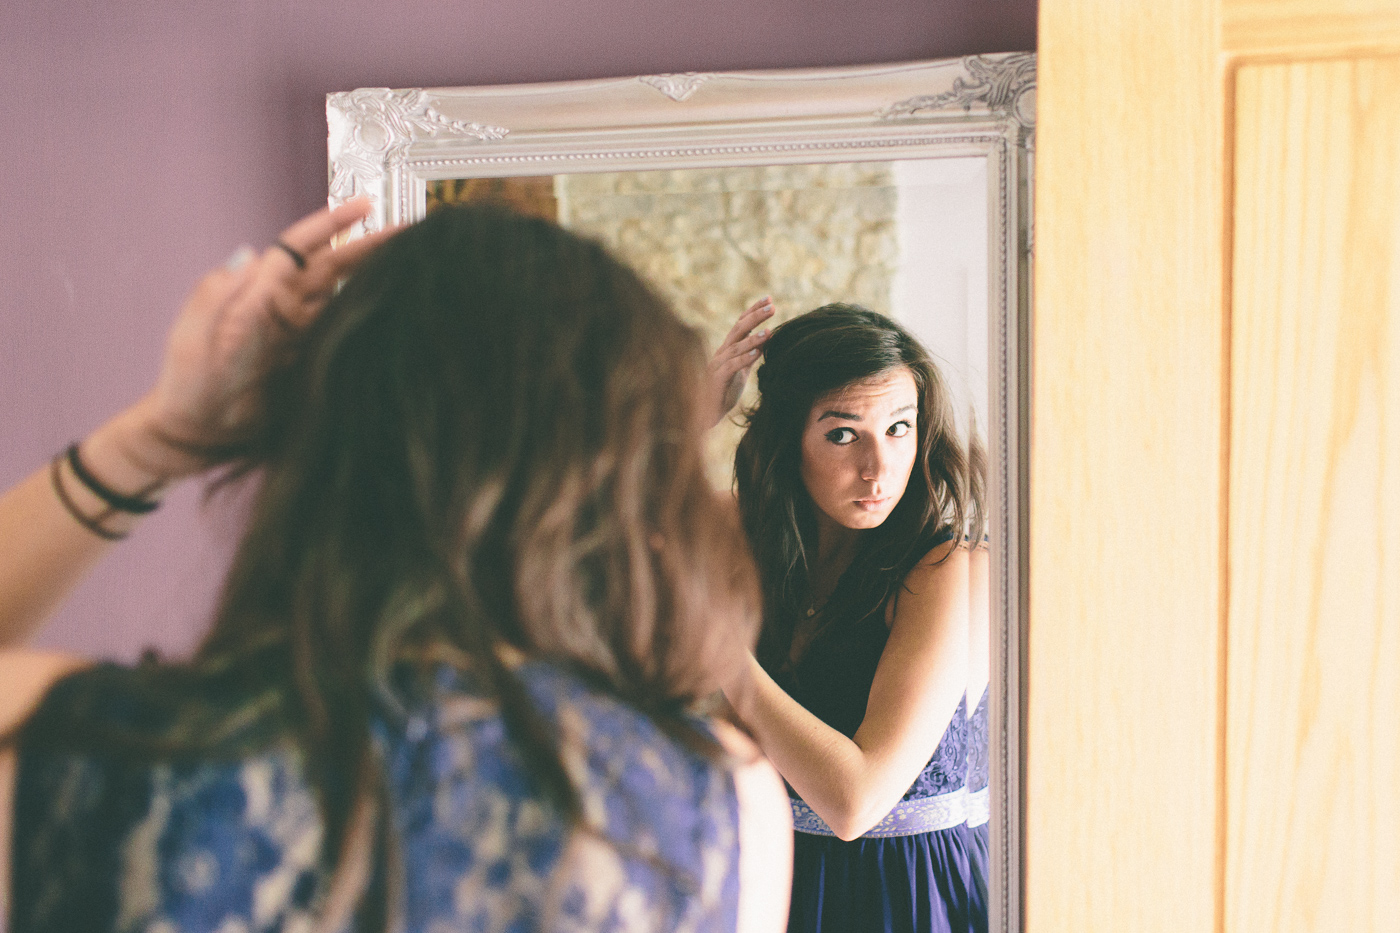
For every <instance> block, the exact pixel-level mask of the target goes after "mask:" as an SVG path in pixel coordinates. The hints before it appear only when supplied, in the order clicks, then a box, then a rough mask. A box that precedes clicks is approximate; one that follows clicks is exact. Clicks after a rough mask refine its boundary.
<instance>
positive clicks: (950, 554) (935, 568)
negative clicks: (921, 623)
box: [887, 541, 971, 623]
mask: <svg viewBox="0 0 1400 933" xmlns="http://www.w3.org/2000/svg"><path fill="white" fill-rule="evenodd" d="M970 567H971V565H970V556H969V553H968V549H967V547H966V546H965V545H964V544H962V543H961V542H958V541H945V542H944V543H942V544H940V545H938V546H936V547H934V548H933V549H932V550H930V551H929V552H928V553H927V554H925V555H924V556H923V558H922V559H921V560H920V561H919V562H918V563H917V564H915V565H914V568H913V569H912V570H910V571H909V573H908V574H907V575H906V576H905V578H904V582H903V583H902V584H901V585H900V588H899V593H898V595H897V596H896V598H895V599H894V600H892V601H891V605H890V613H889V616H888V618H887V621H888V622H890V623H893V621H894V618H895V616H896V614H897V612H898V611H899V610H901V609H904V608H905V607H906V605H907V604H913V605H914V606H917V605H919V604H920V603H922V602H924V601H926V600H927V599H929V598H936V597H938V596H940V595H945V594H947V593H949V592H953V593H957V592H961V591H964V590H966V589H967V586H968V574H969V572H970Z"/></svg>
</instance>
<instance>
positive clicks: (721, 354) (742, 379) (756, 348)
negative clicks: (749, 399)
mask: <svg viewBox="0 0 1400 933" xmlns="http://www.w3.org/2000/svg"><path fill="white" fill-rule="evenodd" d="M773 312H774V308H773V299H772V297H771V296H766V297H764V298H761V299H759V300H758V301H756V302H754V303H753V304H751V305H749V307H748V309H747V310H746V311H745V312H744V313H743V314H741V315H739V319H738V320H737V321H735V322H734V326H733V327H731V328H730V329H729V333H728V334H726V335H725V337H724V341H723V342H722V343H721V344H720V345H719V349H718V350H716V351H715V355H714V357H713V358H712V359H711V360H710V366H709V373H710V389H711V396H712V397H713V398H714V399H715V400H716V401H715V416H714V421H713V422H711V423H712V424H719V423H720V422H721V421H723V420H724V416H725V415H727V414H729V412H730V411H731V410H732V409H733V408H734V406H735V405H737V404H739V396H740V395H742V394H743V392H744V383H746V382H747V381H748V379H749V370H750V369H752V368H753V364H754V363H757V362H758V357H759V354H760V353H761V352H762V348H763V344H764V343H766V342H767V340H768V334H769V329H768V328H766V327H765V328H763V329H762V330H760V331H758V332H754V328H755V327H757V326H758V325H759V324H762V323H763V322H764V321H766V320H768V319H769V318H770V317H772V316H773Z"/></svg>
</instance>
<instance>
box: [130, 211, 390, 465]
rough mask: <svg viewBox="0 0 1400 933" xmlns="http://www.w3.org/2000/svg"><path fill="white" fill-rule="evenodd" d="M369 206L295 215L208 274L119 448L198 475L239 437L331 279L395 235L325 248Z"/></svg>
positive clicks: (142, 460)
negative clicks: (261, 244) (275, 233)
mask: <svg viewBox="0 0 1400 933" xmlns="http://www.w3.org/2000/svg"><path fill="white" fill-rule="evenodd" d="M368 212H369V203H368V202H367V201H364V200H358V201H351V202H349V203H347V204H344V205H342V206H340V207H337V208H334V209H327V208H323V209H322V210H319V211H317V212H315V213H314V214H311V215H309V216H307V217H304V218H302V219H301V220H299V221H297V222H296V223H295V224H293V225H292V226H290V227H288V228H287V229H286V231H284V232H283V234H282V236H281V237H280V238H279V239H278V240H277V241H276V242H275V243H274V244H273V245H272V246H269V247H268V248H266V249H265V250H263V251H262V253H261V254H256V255H255V254H253V253H252V251H251V250H247V251H244V252H242V253H240V254H238V255H235V257H234V259H233V260H230V262H229V265H228V266H225V267H224V268H221V269H216V270H214V271H213V272H210V273H209V274H208V275H206V276H205V277H204V278H203V279H202V280H201V281H200V282H199V284H198V285H196V286H195V289H194V291H193V292H192V293H191V294H190V296H189V298H188V299H186V301H185V305H184V307H183V308H182V309H181V311H180V313H179V316H178V317H177V318H176V321H175V324H174V326H173V327H172V328H171V331H170V336H169V338H168V340H167V343H166V351H165V360H164V363H163V365H162V367H161V372H160V376H159V377H158V378H157V380H156V384H155V386H154V387H153V388H152V389H151V391H150V392H149V393H148V394H147V395H146V397H145V398H143V399H142V400H141V401H140V402H138V403H137V405H136V406H134V409H133V413H134V414H136V415H137V417H134V418H133V419H132V420H131V421H129V422H128V423H129V424H131V425H132V426H133V430H131V431H128V432H126V436H125V437H124V438H123V440H124V443H123V444H122V445H121V446H122V447H123V448H124V450H123V451H122V452H123V453H124V454H125V455H126V456H127V457H128V458H129V459H130V460H131V461H133V464H134V465H139V466H140V467H141V468H142V470H143V471H144V472H147V473H149V474H150V475H152V476H159V477H162V478H164V479H165V480H170V479H175V478H178V477H180V476H184V475H188V474H190V473H193V472H196V471H198V470H200V469H202V468H203V467H206V466H208V465H210V462H211V461H213V460H217V459H218V458H217V454H216V452H217V451H219V450H220V449H224V448H229V447H231V446H233V445H236V444H238V443H239V442H240V441H243V440H246V439H247V437H248V436H249V435H250V434H252V433H253V431H255V430H256V427H257V424H258V421H259V419H260V418H261V416H262V392H263V387H264V384H265V381H266V379H267V377H268V375H269V373H270V372H271V371H272V370H273V369H274V368H275V367H276V366H277V365H278V364H279V363H280V362H282V361H283V360H284V359H285V357H286V354H287V353H288V352H290V349H291V347H292V346H293V340H294V338H295V337H296V336H297V335H298V334H299V333H300V332H301V331H302V330H303V329H304V328H305V327H306V326H307V325H309V324H310V323H311V322H312V321H313V320H315V318H316V315H317V314H318V313H319V312H320V310H321V308H322V307H324V306H325V303H326V301H327V299H328V298H329V297H330V295H331V293H332V291H333V289H334V288H335V283H336V281H337V280H338V279H340V278H341V277H342V276H344V275H345V274H346V273H347V272H349V271H350V270H351V269H352V268H354V267H355V266H356V265H357V264H358V263H359V262H360V261H361V260H362V259H363V258H364V257H365V256H366V255H368V253H369V252H370V251H371V250H373V249H374V247H375V246H377V245H378V244H379V242H380V241H381V240H382V239H383V238H384V237H385V236H387V235H388V234H389V233H392V231H385V232H382V233H379V234H374V235H371V236H367V237H364V238H362V239H358V240H354V241H352V242H350V243H347V244H344V245H342V246H340V247H338V248H336V249H331V243H332V241H333V240H334V238H335V237H336V236H337V235H338V234H340V233H342V232H343V231H345V230H347V229H349V227H350V226H351V225H352V224H354V223H355V222H357V221H359V220H361V219H362V218H363V217H364V216H365V215H366V214H367V213H368Z"/></svg>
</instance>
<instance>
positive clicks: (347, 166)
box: [326, 53, 1035, 933]
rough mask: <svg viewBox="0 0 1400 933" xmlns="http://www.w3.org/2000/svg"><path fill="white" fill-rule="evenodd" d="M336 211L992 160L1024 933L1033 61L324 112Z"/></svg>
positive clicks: (674, 80)
mask: <svg viewBox="0 0 1400 933" xmlns="http://www.w3.org/2000/svg"><path fill="white" fill-rule="evenodd" d="M326 114H327V120H328V123H329V130H330V137H329V149H330V200H331V203H333V204H335V203H339V202H342V201H344V200H347V199H348V198H351V197H354V196H357V195H367V196H369V197H370V198H371V199H373V201H374V205H375V209H374V212H373V214H372V215H371V217H370V218H369V220H368V221H367V222H366V225H365V226H366V227H367V228H369V229H377V228H379V227H381V226H383V225H385V224H391V223H401V222H408V221H413V220H417V219H419V218H421V217H422V216H423V215H424V214H425V213H426V197H427V188H428V184H429V183H430V182H433V181H437V180H442V179H455V178H471V177H509V176H541V175H556V174H563V173H580V172H603V171H631V170H649V169H691V168H711V167H720V166H752V165H776V164H811V163H829V162H861V161H890V160H896V159H898V160H905V159H935V158H953V157H958V158H966V157H973V158H980V159H984V160H985V164H986V169H987V171H986V177H987V179H988V183H989V187H990V190H989V192H988V199H987V202H988V205H989V216H988V218H987V231H988V234H989V235H988V241H989V242H988V269H989V271H990V276H989V278H990V280H989V282H988V283H987V285H988V291H987V294H988V298H989V303H990V308H989V313H988V319H989V325H990V333H989V334H988V344H987V345H988V349H989V356H990V359H989V360H987V368H986V370H985V371H986V372H987V373H988V375H989V380H990V385H989V387H988V401H989V406H990V412H989V418H990V424H989V425H988V433H989V438H990V443H989V454H990V470H989V474H990V475H989V477H988V479H989V489H988V495H989V502H990V506H991V508H990V513H991V514H990V535H991V550H992V587H991V589H992V592H991V602H992V607H991V609H992V619H993V620H994V624H993V626H992V632H993V635H992V658H991V662H992V669H991V678H992V679H991V685H992V689H991V690H990V714H991V744H990V754H991V778H992V784H991V786H992V798H991V810H992V816H991V819H992V835H991V839H992V853H991V855H992V891H991V929H992V930H995V931H1003V933H1010V931H1015V930H1019V929H1020V927H1021V917H1020V914H1021V910H1020V904H1021V866H1022V857H1021V851H1022V848H1021V825H1022V821H1021V816H1022V811H1023V807H1022V803H1021V776H1022V773H1023V752H1022V747H1023V746H1022V743H1021V741H1020V736H1021V730H1022V726H1023V723H1024V716H1023V708H1024V698H1025V673H1024V671H1025V663H1024V661H1025V658H1024V650H1025V643H1026V640H1025V634H1024V628H1025V592H1026V587H1025V570H1026V566H1027V564H1026V560H1025V546H1026V545H1025V541H1026V538H1025V534H1024V529H1025V516H1026V473H1025V468H1026V453H1027V450H1026V443H1027V441H1026V439H1027V437H1028V423H1027V422H1028V411H1027V397H1028V396H1027V390H1028V383H1029V378H1028V372H1027V363H1026V361H1027V360H1028V358H1029V354H1028V350H1029V347H1028V341H1029V334H1030V326H1029V317H1030V313H1029V312H1030V284H1031V278H1030V259H1031V179H1032V161H1033V154H1034V127H1035V56H1034V55H1033V54H1031V53H1010V54H999V55H985V56H976V57H971V58H964V59H952V60H946V61H935V62H919V63H910V64H898V65H881V66H862V67H855V68H835V69H812V70H800V71H767V72H765V71H752V72H732V73H722V74H671V75H648V76H643V77H633V78H614V79H605V80H596V81H574V82H560V83H553V84H534V85H514V86H501V87H476V88H426V89H424V88H410V89H399V90H391V89H388V88H362V89H360V90H355V91H349V92H345V93H338V94H331V95H328V97H327V100H326Z"/></svg>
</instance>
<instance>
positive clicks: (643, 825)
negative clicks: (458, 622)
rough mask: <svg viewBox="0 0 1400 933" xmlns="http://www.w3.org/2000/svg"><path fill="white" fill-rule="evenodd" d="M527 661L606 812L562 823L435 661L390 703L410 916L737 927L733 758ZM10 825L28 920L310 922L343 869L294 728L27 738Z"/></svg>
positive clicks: (453, 927) (64, 924)
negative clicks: (691, 746)
mask: <svg viewBox="0 0 1400 933" xmlns="http://www.w3.org/2000/svg"><path fill="white" fill-rule="evenodd" d="M76 676H77V677H82V676H84V675H82V674H79V675H76ZM519 676H520V677H521V679H522V681H523V682H524V684H525V686H526V688H527V690H528V691H529V693H530V695H531V697H532V698H533V700H534V702H535V704H536V706H537V708H538V709H539V710H540V712H541V713H542V714H543V716H544V717H545V718H546V720H547V721H549V722H551V723H553V724H554V725H555V727H556V728H557V729H558V731H559V733H560V735H561V736H562V737H563V740H564V747H565V755H564V758H565V765H566V768H567V769H568V770H569V772H570V775H571V776H572V777H573V779H574V781H575V784H576V785H577V786H578V787H579V789H580V792H581V796H582V803H583V809H584V814H585V822H586V824H588V825H589V826H590V827H592V828H593V829H594V830H595V831H581V832H574V833H568V832H567V831H566V829H565V827H564V824H563V822H562V820H561V817H560V814H559V813H558V812H557V810H556V808H555V807H554V806H553V805H552V804H550V803H549V802H548V801H546V800H545V799H544V798H543V797H542V795H541V793H540V792H539V789H538V787H537V786H536V783H535V781H534V780H533V778H532V777H531V776H530V775H529V773H528V771H527V770H526V769H525V767H524V765H523V764H522V762H521V759H520V757H519V755H518V754H517V753H516V752H515V750H514V748H513V747H512V745H511V743H510V741H509V739H508V737H507V735H506V730H505V727H504V724H503V722H502V719H501V717H500V715H499V713H498V710H497V707H496V704H495V703H494V702H493V701H491V700H489V699H487V698H486V697H484V696H483V695H482V693H481V692H480V691H479V690H478V689H476V688H475V687H474V685H473V682H472V679H471V677H470V676H469V675H467V674H463V673H461V672H459V671H454V670H449V669H445V668H444V669H439V670H438V671H437V672H436V673H435V674H434V675H433V676H432V677H431V678H426V686H423V685H422V684H420V687H419V688H418V689H415V690H410V691H407V693H406V704H405V706H404V707H403V709H401V710H399V711H397V712H395V713H392V714H391V713H388V712H386V713H385V714H384V715H383V716H381V717H380V718H379V719H378V720H377V721H376V724H375V736H376V740H377V742H378V744H379V747H380V751H381V753H382V756H383V760H384V762H385V765H386V774H387V780H388V787H389V791H390V800H391V801H392V805H393V820H394V825H395V827H396V829H397V833H398V837H397V838H398V842H399V853H400V858H401V860H402V863H401V864H402V875H401V877H402V881H403V893H404V897H403V918H402V919H403V925H402V927H401V929H402V930H404V931H406V933H447V931H458V930H462V931H466V930H472V931H476V930H481V931H496V930H500V931H530V930H543V929H549V930H560V931H565V930H567V931H612V930H629V931H630V930H657V931H659V930H694V931H722V930H723V931H728V930H733V929H734V926H735V922H736V907H737V901H738V875H737V871H738V835H737V823H738V806H737V801H736V798H735V795H734V785H733V779H732V776H731V775H730V774H729V773H728V772H727V771H726V770H725V769H724V768H723V767H722V766H720V765H717V764H714V763H712V762H709V761H708V760H706V759H704V758H703V757H701V756H699V755H697V754H695V753H693V752H691V751H689V750H687V749H685V748H684V747H683V746H681V745H680V744H679V743H678V742H676V741H674V740H672V739H670V738H668V737H667V736H665V735H664V734H663V733H662V732H661V731H660V730H659V729H658V728H657V726H656V725H655V724H654V723H653V722H652V721H651V720H650V719H648V718H647V717H646V716H644V715H642V714H641V713H639V712H637V711H636V710H634V709H632V708H631V707H629V706H627V705H625V704H623V703H622V702H620V701H618V700H616V699H614V698H612V697H610V696H608V695H606V694H603V693H600V692H597V691H595V690H593V689H591V688H589V687H588V686H586V685H585V684H584V683H583V682H582V681H580V680H579V679H578V678H576V677H574V676H572V675H570V674H567V673H565V672H563V671H561V670H559V669H558V668H555V667H552V666H550V665H547V664H543V663H538V662H536V663H531V664H527V665H525V666H523V667H522V668H520V670H519ZM418 680H420V681H423V680H425V678H418ZM14 829H15V835H14V843H13V848H12V851H13V855H14V868H13V874H12V879H13V882H14V887H13V891H14V896H13V898H12V900H13V904H12V914H11V927H10V930H11V933H59V931H63V933H68V931H73V930H85V931H108V930H110V931H120V933H136V931H143V933H205V931H208V933H264V931H266V933H273V931H280V933H295V931H309V930H310V929H311V926H312V924H313V922H314V919H315V917H316V916H317V911H318V908H319V907H320V903H321V900H320V899H321V898H323V897H324V895H325V893H326V888H327V884H326V878H325V877H324V874H325V872H324V868H323V866H322V826H321V820H320V816H319V812H318V809H317V807H316V803H315V799H314V797H313V794H312V792H311V790H310V789H309V787H308V784H307V778H306V762H305V760H304V757H303V755H302V753H301V752H299V751H298V750H297V749H296V748H295V747H293V746H292V745H290V744H285V745H280V746H275V747H272V748H269V749H267V750H266V751H265V752H263V753H261V754H259V755H258V756H256V757H252V758H247V759H243V760H239V761H232V762H194V763H188V764H175V763H161V764H154V765H152V764H150V763H147V762H143V761H139V760H118V759H113V758H100V757H96V756H84V755H74V754H57V753H51V752H45V751H43V750H40V749H29V748H23V747H22V748H21V754H20V769H19V778H18V783H17V788H16V809H15V824H14Z"/></svg>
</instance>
